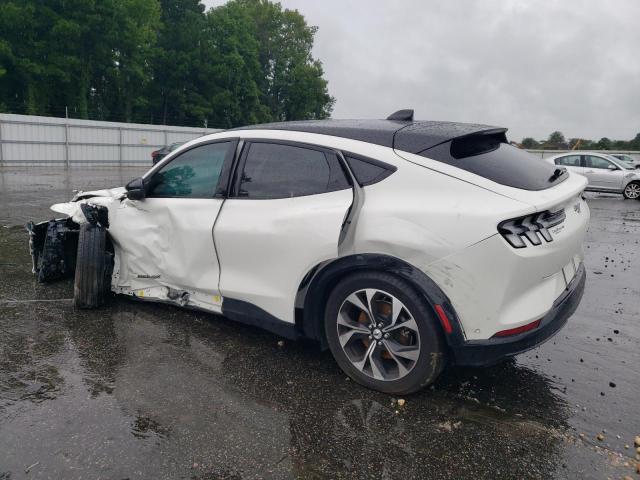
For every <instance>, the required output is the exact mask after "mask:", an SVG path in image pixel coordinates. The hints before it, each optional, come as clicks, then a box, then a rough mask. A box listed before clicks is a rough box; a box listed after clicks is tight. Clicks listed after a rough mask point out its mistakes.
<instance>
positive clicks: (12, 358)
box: [0, 168, 640, 480]
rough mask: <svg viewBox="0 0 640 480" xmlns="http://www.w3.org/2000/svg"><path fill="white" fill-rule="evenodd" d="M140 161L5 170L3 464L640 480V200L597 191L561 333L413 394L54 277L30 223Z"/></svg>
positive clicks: (135, 472) (209, 318)
mask: <svg viewBox="0 0 640 480" xmlns="http://www.w3.org/2000/svg"><path fill="white" fill-rule="evenodd" d="M139 173H141V172H140V170H139V169H122V170H118V171H112V170H99V169H93V170H80V169H77V170H76V169H73V170H70V171H67V172H65V171H64V170H62V169H52V170H48V169H45V168H32V169H22V170H21V169H16V168H13V169H7V168H5V169H2V168H0V480H8V479H12V480H13V479H21V478H42V479H45V478H52V479H127V478H128V479H134V478H154V479H161V478H177V479H183V478H184V479H216V480H217V479H251V478H274V479H280V478H282V479H288V478H299V479H335V478H349V479H352V478H376V479H377V478H380V479H391V478H393V479H395V478H400V479H413V478H456V479H459V478H479V479H484V478H486V479H503V478H504V479H512V478H513V479H529V478H536V479H538V478H540V479H546V478H581V479H582V478H585V479H586V478H594V479H606V478H614V479H615V478H620V479H622V478H624V477H625V476H630V477H631V478H633V479H635V478H638V479H640V474H638V473H636V468H637V467H636V462H637V461H640V456H637V454H636V449H635V447H634V438H635V437H636V436H638V435H640V373H639V369H640V202H637V201H624V200H623V199H622V197H618V196H613V195H601V194H588V195H587V196H588V203H589V206H590V208H591V215H592V220H591V225H590V227H589V232H588V235H587V240H586V244H585V264H586V267H587V271H588V279H587V287H586V291H585V295H584V298H583V300H582V303H581V305H580V307H579V309H578V311H577V312H576V314H575V315H574V316H573V317H572V318H571V319H570V321H569V323H568V325H567V326H566V327H565V328H564V329H563V330H562V331H561V332H560V333H559V334H558V335H557V336H556V337H554V338H553V339H552V340H550V341H549V342H547V343H546V344H544V345H542V346H541V347H539V348H537V349H535V350H532V351H530V352H527V353H525V354H522V355H520V356H518V357H516V358H515V359H513V360H509V361H507V362H504V363H502V364H500V365H497V366H495V367H491V368H484V369H471V368H452V369H449V370H447V371H446V372H445V373H444V374H443V375H442V377H441V378H440V380H439V381H438V382H437V383H436V384H435V385H434V386H432V387H431V388H428V389H427V390H425V391H423V392H420V393H418V394H415V395H411V396H408V397H406V398H404V399H403V400H405V403H404V404H403V405H402V406H400V405H399V404H398V402H397V401H396V399H394V398H392V397H390V396H387V395H383V394H380V393H377V392H373V391H370V390H367V389H365V388H362V387H360V386H358V385H356V384H354V383H353V382H352V381H350V380H348V379H347V378H346V377H345V375H344V374H343V373H342V372H341V371H340V370H339V369H338V367H337V366H336V364H335V363H334V362H333V360H332V358H331V355H330V354H329V353H328V352H320V351H319V350H318V349H317V347H316V345H314V344H313V343H308V342H297V343H296V342H290V341H285V342H284V344H279V341H280V340H281V339H280V338H278V337H277V336H274V335H272V334H269V333H266V332H262V331H260V330H258V329H255V328H251V327H247V326H243V325H239V324H236V323H233V322H231V321H229V320H227V319H225V318H223V317H220V316H215V315H209V314H203V313H196V312H192V311H183V310H180V309H178V308H175V307H172V306H167V305H155V304H149V303H139V302H136V301H133V300H129V299H128V298H113V299H112V300H111V301H110V303H109V305H108V306H107V307H105V308H103V309H101V310H98V311H76V310H74V308H73V306H72V305H71V301H70V299H71V297H72V295H73V286H72V282H71V281H70V280H69V281H61V282H57V283H55V284H51V285H46V286H43V285H39V284H37V282H36V281H35V278H34V277H33V276H32V275H31V271H30V270H31V265H30V257H29V253H28V247H27V235H26V233H25V231H24V228H23V224H24V223H25V222H26V221H28V220H31V219H36V220H43V219H48V218H51V217H52V212H50V211H49V210H48V207H49V205H50V204H51V203H56V202H59V201H66V200H67V199H68V198H70V196H71V193H70V192H71V190H72V189H74V188H83V189H93V188H100V187H108V186H118V185H122V184H124V183H126V181H128V180H129V179H131V178H133V177H135V176H138V174H139ZM400 403H402V402H400ZM598 435H601V437H600V438H601V440H599V439H598ZM639 453H640V452H639Z"/></svg>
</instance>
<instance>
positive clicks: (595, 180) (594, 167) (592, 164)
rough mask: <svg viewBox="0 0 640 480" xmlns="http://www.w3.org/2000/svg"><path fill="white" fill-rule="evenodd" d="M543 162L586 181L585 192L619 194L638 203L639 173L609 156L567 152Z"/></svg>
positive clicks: (639, 190) (639, 198)
mask: <svg viewBox="0 0 640 480" xmlns="http://www.w3.org/2000/svg"><path fill="white" fill-rule="evenodd" d="M545 160H546V161H548V162H549V163H552V164H554V165H558V166H561V167H564V168H567V169H568V170H570V171H572V172H575V173H579V174H580V175H584V176H585V177H587V180H589V185H587V188H586V189H587V190H589V191H592V192H608V193H621V194H622V195H623V196H624V198H626V199H636V200H640V171H638V170H636V169H635V167H633V166H631V165H628V164H626V163H625V162H623V161H622V160H620V159H618V158H616V157H614V156H613V155H607V154H605V153H595V152H567V153H563V154H561V155H554V156H553V157H548V158H545Z"/></svg>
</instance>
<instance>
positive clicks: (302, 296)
mask: <svg viewBox="0 0 640 480" xmlns="http://www.w3.org/2000/svg"><path fill="white" fill-rule="evenodd" d="M362 271H376V272H386V273H391V274H393V275H396V276H398V277H400V278H402V279H404V280H405V281H407V282H409V283H410V284H411V285H412V286H413V288H414V289H415V291H416V293H418V294H419V295H420V296H421V297H422V298H423V299H424V300H425V301H426V302H427V303H428V304H429V305H430V306H431V309H432V310H433V314H434V316H435V318H439V316H438V312H437V310H436V305H440V306H441V307H442V309H443V311H444V312H445V314H446V317H447V318H448V320H449V323H450V325H451V332H450V333H448V334H447V333H446V332H445V331H444V327H443V326H442V325H441V324H440V322H438V326H439V328H441V329H442V330H443V335H444V337H445V338H446V341H447V344H448V345H449V346H456V345H461V344H462V343H463V342H464V338H465V337H464V330H463V328H462V324H461V323H460V321H459V319H458V316H457V314H456V312H455V309H454V308H453V306H452V304H451V302H450V300H449V298H448V297H447V296H446V294H445V293H444V292H443V291H442V289H441V288H440V287H439V286H438V285H437V284H436V283H435V282H434V281H433V280H432V279H431V278H429V276H428V275H426V274H425V273H424V272H422V271H421V270H419V269H418V268H416V267H414V266H413V265H411V264H409V263H407V262H405V261H404V260H401V259H399V258H396V257H392V256H390V255H383V254H373V253H367V254H355V255H349V256H345V257H340V258H337V259H335V260H332V261H329V262H323V263H321V264H318V265H316V266H314V267H313V268H312V269H311V270H310V271H309V272H308V273H307V274H306V275H305V277H304V278H303V280H302V282H301V283H300V287H299V289H298V293H297V295H296V326H297V328H298V330H299V332H300V333H301V335H302V336H303V337H306V338H310V339H312V340H317V341H319V342H320V345H321V347H322V348H323V349H325V348H327V340H326V338H325V334H324V328H323V324H324V321H323V320H324V319H323V317H324V311H325V305H326V302H327V299H328V297H329V294H330V293H331V291H332V290H333V287H334V286H335V285H336V283H337V282H339V281H340V280H341V279H343V278H344V277H346V276H348V275H350V274H353V273H355V272H362Z"/></svg>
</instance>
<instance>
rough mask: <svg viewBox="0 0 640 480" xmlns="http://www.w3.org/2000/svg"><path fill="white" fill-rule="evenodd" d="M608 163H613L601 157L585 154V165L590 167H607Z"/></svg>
mask: <svg viewBox="0 0 640 480" xmlns="http://www.w3.org/2000/svg"><path fill="white" fill-rule="evenodd" d="M609 165H613V163H611V162H610V161H609V160H606V159H604V158H602V157H595V156H593V155H587V167H590V168H605V169H606V168H609Z"/></svg>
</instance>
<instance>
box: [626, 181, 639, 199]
mask: <svg viewBox="0 0 640 480" xmlns="http://www.w3.org/2000/svg"><path fill="white" fill-rule="evenodd" d="M624 194H625V196H626V197H627V198H640V184H638V183H630V184H629V185H627V186H626V187H625V189H624Z"/></svg>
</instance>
